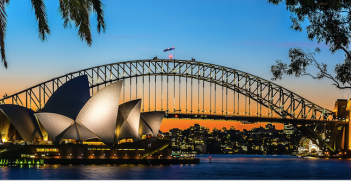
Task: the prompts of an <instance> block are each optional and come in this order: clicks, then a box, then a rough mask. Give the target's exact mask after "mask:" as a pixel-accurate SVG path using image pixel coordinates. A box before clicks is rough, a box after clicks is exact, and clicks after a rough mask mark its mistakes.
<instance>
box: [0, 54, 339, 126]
mask: <svg viewBox="0 0 351 181" xmlns="http://www.w3.org/2000/svg"><path fill="white" fill-rule="evenodd" d="M80 75H87V76H88V77H89V84H90V89H91V93H92V94H93V93H94V89H95V91H99V87H100V86H106V85H107V84H108V83H112V82H113V81H117V80H122V79H129V78H135V77H149V78H150V77H151V76H155V77H156V76H167V80H168V77H169V76H171V77H183V78H186V80H188V79H191V80H193V79H195V80H198V81H203V82H209V83H210V85H212V84H215V85H218V86H221V87H222V88H223V87H225V88H226V89H230V90H233V91H235V92H237V93H239V94H241V95H244V96H245V98H249V101H250V100H253V101H256V102H257V103H258V104H260V105H263V106H264V107H266V108H268V109H270V110H272V111H274V112H275V113H276V114H278V115H279V116H280V118H282V119H299V120H301V119H306V120H316V121H317V120H320V121H332V120H333V117H332V111H330V110H328V109H325V108H322V107H320V106H318V105H316V104H314V103H312V102H311V101H308V100H306V99H305V98H303V97H301V96H299V95H298V94H296V93H294V92H292V91H290V90H288V89H285V88H283V87H281V86H279V85H277V84H275V83H273V82H270V81H268V80H265V79H262V78H260V77H257V76H254V75H251V74H248V73H245V72H242V71H239V70H235V69H232V68H228V67H224V66H219V65H215V64H209V63H203V62H197V61H195V60H190V61H188V60H169V59H152V60H136V61H127V62H119V63H113V64H107V65H101V66H97V67H92V68H88V69H84V70H80V71H76V72H71V73H68V74H65V75H63V76H60V77H56V78H53V79H51V80H48V81H46V82H43V83H40V84H38V85H35V86H33V87H30V88H28V89H26V90H23V91H21V92H18V93H16V94H13V95H10V96H5V97H4V98H3V99H0V103H1V104H5V102H6V103H8V102H9V101H10V103H11V104H17V105H22V106H25V107H27V108H30V109H34V110H38V109H41V108H43V106H44V105H45V103H46V101H47V100H48V99H49V97H50V96H51V95H52V93H53V92H54V91H55V90H57V88H58V87H60V86H61V85H62V84H64V83H65V82H67V81H68V80H70V79H72V78H74V77H77V76H80ZM143 80H144V79H143ZM149 80H150V79H149ZM174 80H175V79H174ZM155 81H156V78H155ZM179 81H180V78H179ZM143 83H144V82H143ZM174 83H175V81H174ZM187 85H188V84H186V86H187ZM167 86H168V85H167ZM179 86H180V85H179ZM167 88H168V87H167ZM179 89H180V87H179ZM211 90H212V89H211ZM179 93H180V92H179ZM222 93H223V89H222ZM149 94H150V93H149ZM187 94H188V93H187ZM239 94H238V95H239ZM186 96H187V95H186ZM20 97H22V98H20ZM24 97H25V98H24ZM155 97H156V96H155ZM149 98H150V97H149ZM167 98H168V97H167ZM238 98H239V96H238ZM23 99H25V100H23ZM222 99H223V94H222ZM234 99H235V93H234ZM149 100H150V99H149ZM234 101H235V100H234ZM179 102H180V100H179ZM245 103H246V100H245ZM179 105H180V104H179ZM167 106H168V104H167ZM222 108H223V103H222ZM162 109H163V108H162ZM210 109H211V105H210ZM234 109H235V107H234ZM245 109H246V106H245ZM149 110H150V106H149ZM142 111H145V110H142ZM174 111H175V110H174ZM186 111H187V112H186V113H187V114H188V109H186ZM198 111H200V110H198ZM211 111H212V110H210V113H209V114H211ZM166 112H170V110H169V109H168V108H167V109H166ZM191 113H193V112H189V114H191ZM222 113H225V114H227V113H228V112H227V110H225V111H224V110H223V109H222ZM233 113H234V114H235V113H236V112H235V111H234V112H233ZM246 113H247V112H245V115H246ZM236 114H238V112H237V113H236ZM256 116H257V117H259V116H261V114H257V115H256Z"/></svg>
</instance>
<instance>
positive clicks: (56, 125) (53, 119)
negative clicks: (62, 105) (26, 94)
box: [35, 113, 74, 143]
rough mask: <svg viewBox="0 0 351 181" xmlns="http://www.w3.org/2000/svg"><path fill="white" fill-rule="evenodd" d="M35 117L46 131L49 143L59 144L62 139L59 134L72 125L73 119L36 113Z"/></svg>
mask: <svg viewBox="0 0 351 181" xmlns="http://www.w3.org/2000/svg"><path fill="white" fill-rule="evenodd" d="M35 116H36V117H37V118H38V119H39V121H40V123H41V124H42V125H43V127H44V129H45V130H46V131H47V133H48V135H49V138H50V139H51V141H52V142H55V143H57V142H60V141H61V139H62V136H61V135H60V134H61V133H62V132H63V131H65V130H66V129H67V128H68V127H70V126H71V125H73V124H74V120H73V119H71V118H69V117H66V116H63V115H60V114H55V113H36V114H35ZM59 135H60V136H59ZM58 136H59V137H58ZM56 137H57V138H56Z"/></svg>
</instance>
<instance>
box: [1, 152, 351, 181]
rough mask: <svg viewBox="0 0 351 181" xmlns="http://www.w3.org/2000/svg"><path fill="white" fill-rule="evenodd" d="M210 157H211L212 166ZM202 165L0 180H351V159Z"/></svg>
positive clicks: (253, 158)
mask: <svg viewBox="0 0 351 181" xmlns="http://www.w3.org/2000/svg"><path fill="white" fill-rule="evenodd" d="M209 156H211V157H212V159H211V163H209ZM197 157H199V158H200V160H201V161H200V164H180V165H176V164H173V165H131V164H125V165H44V166H31V167H28V166H22V167H7V166H5V167H0V179H16V180H17V179H21V180H22V179H36V180H38V179H60V180H65V179H113V180H118V179H134V180H142V179H148V180H150V179H151V180H155V179H156V180H157V179H162V180H168V179H188V180H193V179H196V180H199V179H200V180H208V179H211V180H216V179H221V180H227V179H230V180H241V179H255V180H266V179H270V180H275V179H279V180H291V179H294V180H299V179H314V180H315V179H318V180H320V179H322V180H328V179H332V180H337V179H342V180H350V179H351V172H350V170H351V160H346V159H320V158H298V157H293V156H281V155H277V156H273V155H265V156H263V155H197Z"/></svg>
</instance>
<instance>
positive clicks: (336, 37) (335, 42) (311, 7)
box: [268, 0, 351, 89]
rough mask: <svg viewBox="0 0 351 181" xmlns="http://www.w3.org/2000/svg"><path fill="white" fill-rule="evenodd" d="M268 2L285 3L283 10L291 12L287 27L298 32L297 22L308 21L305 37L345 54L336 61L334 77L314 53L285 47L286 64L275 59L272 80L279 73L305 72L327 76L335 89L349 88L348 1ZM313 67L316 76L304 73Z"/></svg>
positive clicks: (350, 8)
mask: <svg viewBox="0 0 351 181" xmlns="http://www.w3.org/2000/svg"><path fill="white" fill-rule="evenodd" d="M268 2H269V3H271V4H276V5H278V4H280V3H282V4H283V3H285V5H286V7H287V10H288V11H290V12H291V17H290V19H291V22H292V26H291V28H292V29H294V30H296V31H300V32H301V31H302V30H303V28H302V26H301V23H302V22H304V21H305V20H308V22H309V25H308V26H307V27H306V31H307V35H308V39H310V40H311V41H317V43H325V44H326V45H327V46H328V47H329V50H330V51H331V52H332V53H334V52H336V51H338V50H340V51H343V52H344V53H345V59H344V60H342V61H340V62H342V63H336V65H335V70H334V72H335V74H336V75H335V76H332V75H331V74H329V73H328V72H327V65H326V64H323V63H319V62H317V61H316V60H315V59H314V55H315V53H318V52H319V51H320V49H319V48H316V50H315V51H314V52H310V51H309V50H302V49H300V48H298V47H297V48H291V49H290V50H289V59H290V61H291V62H290V64H289V65H288V64H286V63H283V62H282V61H281V60H277V63H276V64H275V65H273V66H272V67H271V72H272V74H273V76H274V78H273V80H276V79H282V77H283V75H295V76H296V77H299V76H304V75H308V76H311V77H312V78H314V79H323V78H328V79H330V80H332V81H333V82H334V83H333V85H335V86H336V87H337V88H339V89H351V83H350V79H351V50H350V48H349V46H350V40H351V39H350V38H351V26H350V25H351V0H285V1H283V0H268ZM309 66H314V67H316V68H317V69H318V70H319V72H318V73H317V74H316V75H312V74H310V73H308V71H307V67H309Z"/></svg>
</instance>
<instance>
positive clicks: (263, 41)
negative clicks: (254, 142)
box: [0, 0, 350, 131]
mask: <svg viewBox="0 0 351 181" xmlns="http://www.w3.org/2000/svg"><path fill="white" fill-rule="evenodd" d="M45 2H46V5H47V12H48V18H49V25H50V28H51V35H50V36H49V37H48V40H47V41H45V42H41V41H40V40H39V39H38V32H37V23H36V20H35V15H34V11H33V10H32V7H31V3H30V1H29V0H27V1H20V2H19V1H11V2H10V5H9V6H8V7H7V15H8V25H7V27H8V28H7V35H6V41H5V44H6V56H7V61H8V66H9V68H8V69H5V68H4V67H3V66H0V76H1V79H0V85H1V86H0V95H1V97H2V95H4V94H5V93H7V95H11V94H13V93H16V92H19V91H22V90H23V89H26V88H29V87H31V86H33V85H36V84H38V83H41V82H44V81H46V80H49V79H52V78H54V77H57V76H61V75H63V74H66V73H69V72H72V71H77V70H81V69H85V68H89V67H93V66H97V65H103V64H108V63H115V62H123V61H129V60H140V59H151V58H152V57H154V56H156V55H157V56H158V58H167V57H168V56H169V53H164V52H163V49H165V48H168V47H172V46H175V47H176V59H182V60H189V59H191V57H193V58H195V59H196V60H197V61H201V62H206V63H214V64H217V65H222V66H226V67H229V68H234V69H237V70H241V71H244V72H247V73H250V74H253V75H256V76H259V77H262V78H264V79H267V80H270V79H271V78H272V75H271V74H270V66H271V65H272V64H274V63H275V61H276V60H277V59H281V60H283V61H285V62H287V61H288V57H287V55H288V50H289V48H293V47H300V48H302V49H310V50H314V48H315V47H319V48H320V49H321V53H320V54H317V55H316V59H317V60H318V61H319V62H323V63H326V64H328V71H329V72H330V73H331V74H332V75H334V72H333V69H334V66H335V64H336V63H341V62H342V61H343V59H344V54H343V53H342V52H336V53H335V54H331V53H330V52H329V51H328V47H326V46H325V45H324V44H320V45H318V44H317V43H315V42H312V41H310V40H308V39H307V33H306V32H305V31H303V32H296V31H293V30H291V29H290V26H291V21H290V13H289V12H288V11H287V10H286V7H285V6H283V5H280V6H274V5H271V4H268V3H267V2H266V1H265V0H250V1H248V0H235V1H214V0H211V1H210V0H201V1H200V0H191V1H189V0H177V1H161V0H154V1H142V0H138V1H137V0H128V1H127V0H121V1H107V0H105V1H104V0H103V1H102V2H103V3H104V4H105V13H106V22H107V31H106V33H105V34H101V35H99V34H98V33H97V31H96V17H95V15H92V19H91V25H92V28H91V29H92V38H93V44H92V46H91V47H89V46H88V45H87V44H86V43H85V42H82V41H81V40H80V39H79V37H78V36H77V30H75V29H74V28H72V29H64V28H63V26H62V24H63V21H62V20H61V17H60V15H59V13H58V11H57V9H58V7H59V1H58V0H50V1H45ZM310 70H311V72H312V73H313V72H316V71H315V70H314V69H313V68H311V69H310ZM276 83H277V84H279V85H281V86H283V87H285V88H287V89H289V90H291V91H293V92H295V93H297V94H299V95H300V96H302V97H304V98H306V99H308V100H310V101H312V102H314V103H316V104H317V105H320V106H322V107H324V108H327V109H330V110H331V109H333V106H334V102H335V101H336V99H340V98H349V97H350V91H340V90H338V89H337V88H335V87H334V86H333V85H332V82H331V81H330V80H320V81H317V80H312V79H311V78H309V77H302V78H295V77H285V78H284V79H283V80H280V81H276ZM172 121H173V122H172ZM194 123H199V124H200V125H203V126H207V127H210V128H211V129H212V127H217V128H222V127H224V126H226V127H228V128H229V127H230V125H234V126H235V127H236V128H237V129H243V126H242V125H241V123H240V122H237V123H233V122H220V121H216V122H214V121H212V122H211V121H204V122H199V121H197V120H194V121H186V120H179V121H174V120H164V123H163V124H162V125H161V130H162V131H167V130H168V129H169V128H171V127H179V128H181V129H184V128H186V127H189V126H190V125H193V124H194ZM211 126H212V127H211ZM245 126H247V127H248V128H249V129H250V128H251V127H256V126H259V124H254V125H245Z"/></svg>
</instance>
